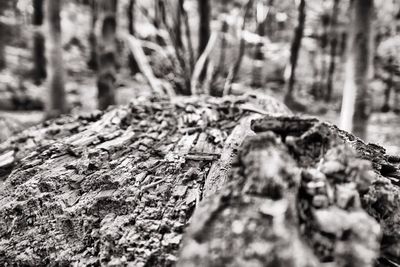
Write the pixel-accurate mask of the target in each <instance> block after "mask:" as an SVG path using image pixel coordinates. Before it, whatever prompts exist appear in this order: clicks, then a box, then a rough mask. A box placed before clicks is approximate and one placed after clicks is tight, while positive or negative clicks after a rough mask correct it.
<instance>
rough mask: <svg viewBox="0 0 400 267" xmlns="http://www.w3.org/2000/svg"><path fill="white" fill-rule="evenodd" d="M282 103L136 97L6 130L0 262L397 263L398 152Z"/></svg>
mask: <svg viewBox="0 0 400 267" xmlns="http://www.w3.org/2000/svg"><path fill="white" fill-rule="evenodd" d="M289 113H290V112H289V111H288V109H287V108H286V107H284V106H283V105H282V104H280V103H279V102H277V101H276V100H274V99H271V98H269V97H265V98H264V99H255V98H254V97H239V98H233V97H229V98H224V99H213V98H192V99H187V98H185V99H183V98H178V99H176V102H175V103H169V102H166V101H155V102H150V101H146V102H143V101H141V102H140V101H137V100H134V101H133V103H132V104H131V105H130V106H122V107H118V108H114V109H111V110H108V111H107V112H105V113H103V112H94V113H93V114H87V115H80V116H79V117H75V118H72V117H62V118H60V119H58V120H55V121H51V122H48V123H46V124H45V125H42V126H39V127H37V128H32V129H29V130H27V131H26V132H23V133H21V134H18V135H16V136H14V137H12V138H11V139H9V140H7V141H6V142H4V143H1V144H0V185H1V190H0V203H1V204H2V205H0V265H2V266H13V265H15V266H17V265H18V266H45V265H52V266H58V265H63V266H67V265H79V266H94V265H96V266H98V265H108V266H125V265H128V266H129V265H132V266H171V265H176V264H177V265H178V266H250V265H251V266H271V267H273V266H274V267H275V266H306V263H308V265H307V266H324V265H323V263H324V264H328V265H329V266H355V267H359V266H360V267H361V266H363V267H365V266H372V263H373V260H374V259H375V258H376V257H379V259H378V261H377V262H376V263H377V266H387V265H384V263H385V262H386V263H387V262H389V263H390V262H391V263H392V265H389V266H396V264H399V262H398V259H399V258H400V255H399V250H398V249H397V248H398V246H399V245H400V234H399V233H400V226H399V224H398V216H399V214H400V197H399V194H398V192H399V190H400V188H399V184H400V183H399V181H398V179H397V178H396V177H399V174H400V172H399V164H398V163H399V162H400V159H399V158H397V157H390V156H388V155H386V154H385V150H384V149H383V148H381V147H379V146H377V145H373V144H368V145H367V144H365V143H363V142H362V141H361V140H360V139H357V138H356V137H354V136H352V135H350V134H348V133H346V132H343V131H340V130H338V129H337V128H336V127H334V126H332V125H329V124H326V123H320V122H319V121H318V120H315V119H300V118H297V117H291V116H290V115H289ZM261 114H269V115H267V116H262V115H261ZM282 114H287V115H286V116H278V115H282ZM261 117H263V118H262V119H259V118H261ZM199 118H200V119H199ZM32 143H34V144H35V145H34V146H32ZM242 143H243V144H242ZM350 146H351V147H350ZM361 158H362V159H363V160H362V159H361ZM371 164H372V167H373V171H372V169H371ZM360 203H362V206H361V205H360ZM367 213H368V214H367ZM373 218H375V219H379V222H380V224H381V229H382V232H383V238H382V241H381V242H382V243H381V250H380V251H379V238H378V235H379V228H380V227H379V226H378V224H377V222H376V221H375V219H373ZM187 225H188V227H187ZM361 226H362V227H361ZM182 241H183V242H182ZM55 244H56V245H55ZM321 262H323V263H321Z"/></svg>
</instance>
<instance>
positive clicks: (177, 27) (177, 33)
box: [174, 0, 184, 49]
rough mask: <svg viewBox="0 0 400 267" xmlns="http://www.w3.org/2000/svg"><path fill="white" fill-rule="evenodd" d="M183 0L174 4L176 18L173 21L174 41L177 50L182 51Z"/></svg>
mask: <svg viewBox="0 0 400 267" xmlns="http://www.w3.org/2000/svg"><path fill="white" fill-rule="evenodd" d="M183 4H184V0H178V1H177V3H176V7H175V8H176V16H175V20H174V39H175V45H176V47H177V48H178V49H183V41H182V9H183Z"/></svg>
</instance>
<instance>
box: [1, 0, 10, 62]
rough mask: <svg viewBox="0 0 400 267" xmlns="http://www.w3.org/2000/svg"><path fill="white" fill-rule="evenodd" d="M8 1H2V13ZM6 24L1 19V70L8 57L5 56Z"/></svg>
mask: <svg viewBox="0 0 400 267" xmlns="http://www.w3.org/2000/svg"><path fill="white" fill-rule="evenodd" d="M7 4H8V2H7V1H4V2H3V1H1V2H0V15H2V14H3V12H4V10H5V9H6V7H7ZM5 30H6V29H5V25H4V22H3V21H0V70H2V69H4V68H5V67H6V58H5V35H6V34H5Z"/></svg>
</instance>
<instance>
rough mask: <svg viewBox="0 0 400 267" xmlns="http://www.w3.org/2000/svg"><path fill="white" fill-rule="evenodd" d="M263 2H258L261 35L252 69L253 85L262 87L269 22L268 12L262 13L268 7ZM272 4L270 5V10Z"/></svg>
mask: <svg viewBox="0 0 400 267" xmlns="http://www.w3.org/2000/svg"><path fill="white" fill-rule="evenodd" d="M263 5H264V4H263V3H261V2H258V3H257V35H258V37H259V42H258V43H257V44H256V47H255V51H254V66H253V70H252V82H251V85H252V86H254V87H261V86H263V84H264V80H263V73H262V71H263V66H264V51H263V48H264V36H265V29H266V24H267V18H268V13H266V14H260V13H262V11H263V10H265V9H266V8H265V7H264V6H263ZM270 8H271V6H269V7H268V11H267V12H269V9H270Z"/></svg>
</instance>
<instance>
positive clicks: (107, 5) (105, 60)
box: [96, 0, 118, 109]
mask: <svg viewBox="0 0 400 267" xmlns="http://www.w3.org/2000/svg"><path fill="white" fill-rule="evenodd" d="M117 2H118V1H117V0H102V1H100V2H99V4H100V6H99V15H100V16H99V19H100V21H99V23H100V27H99V30H100V32H98V33H97V38H96V39H97V56H98V61H97V62H98V64H99V65H98V77H97V88H98V96H97V98H98V107H99V109H106V108H107V107H108V106H110V105H114V104H115V83H116V74H117V38H116V29H117V20H116V13H117Z"/></svg>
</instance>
